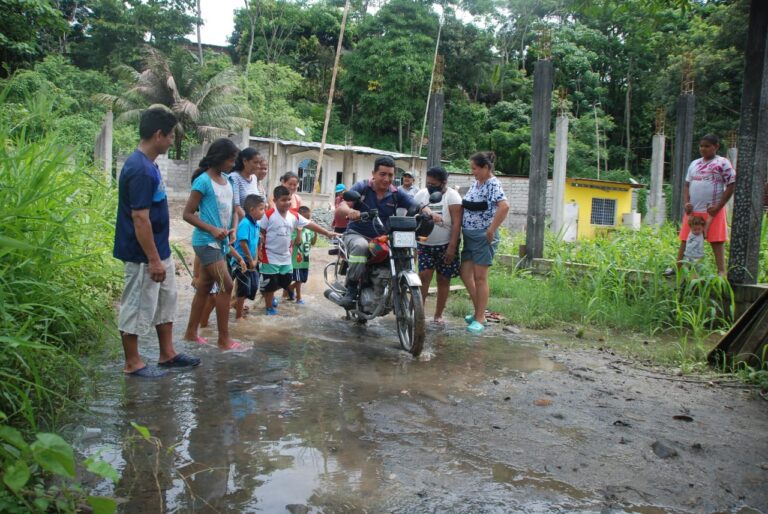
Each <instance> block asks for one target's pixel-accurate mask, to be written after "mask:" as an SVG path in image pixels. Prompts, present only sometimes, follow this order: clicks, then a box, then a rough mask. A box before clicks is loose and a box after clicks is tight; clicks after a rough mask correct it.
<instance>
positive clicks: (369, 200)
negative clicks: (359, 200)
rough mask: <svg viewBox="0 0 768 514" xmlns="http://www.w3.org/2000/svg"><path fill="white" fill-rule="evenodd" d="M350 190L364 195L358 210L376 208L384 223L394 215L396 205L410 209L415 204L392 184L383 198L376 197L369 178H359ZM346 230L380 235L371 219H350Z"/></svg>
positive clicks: (411, 198) (368, 234) (371, 235)
mask: <svg viewBox="0 0 768 514" xmlns="http://www.w3.org/2000/svg"><path fill="white" fill-rule="evenodd" d="M350 190H352V191H357V192H358V193H360V194H361V195H363V196H364V197H365V198H363V207H361V208H360V212H366V211H368V210H370V209H378V211H379V218H380V219H381V221H382V222H384V223H386V221H387V220H388V219H389V217H390V216H394V215H395V211H396V210H397V208H398V207H404V208H406V209H410V208H411V206H413V205H416V202H414V200H413V197H412V196H410V195H407V194H404V193H403V192H402V191H400V192H397V189H396V188H395V187H394V186H390V188H389V191H387V194H386V195H384V198H382V199H381V200H379V199H378V198H376V192H375V191H374V190H373V189H372V181H370V180H361V181H360V182H357V183H355V185H353V186H352V187H351V188H350ZM396 192H397V201H395V196H394V193H396ZM355 209H357V207H355ZM347 230H353V231H355V232H357V233H358V234H362V235H364V236H365V237H376V236H378V235H381V234H378V233H377V232H376V231H375V230H374V228H373V222H372V221H368V222H365V223H363V222H362V221H350V222H349V225H347Z"/></svg>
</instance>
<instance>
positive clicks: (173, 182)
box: [116, 155, 200, 199]
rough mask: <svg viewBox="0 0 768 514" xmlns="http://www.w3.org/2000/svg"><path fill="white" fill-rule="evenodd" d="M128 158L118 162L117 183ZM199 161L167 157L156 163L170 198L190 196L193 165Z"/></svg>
mask: <svg viewBox="0 0 768 514" xmlns="http://www.w3.org/2000/svg"><path fill="white" fill-rule="evenodd" d="M127 158H128V156H127V155H121V156H119V157H118V158H117V160H116V162H117V177H116V180H117V181H119V180H120V171H121V170H122V169H123V164H125V160H126V159H127ZM199 161H200V158H198V159H197V160H195V161H182V160H179V161H177V160H175V159H169V158H168V156H167V155H160V156H158V158H157V160H156V161H155V162H156V163H157V167H158V168H159V169H160V175H162V177H163V182H165V190H166V192H167V194H168V198H171V199H184V198H187V197H188V196H189V191H190V189H191V183H190V178H191V177H192V172H193V170H194V168H192V166H191V163H192V162H195V163H198V162H199ZM195 167H196V166H195Z"/></svg>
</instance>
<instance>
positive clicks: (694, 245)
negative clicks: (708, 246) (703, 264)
mask: <svg viewBox="0 0 768 514" xmlns="http://www.w3.org/2000/svg"><path fill="white" fill-rule="evenodd" d="M688 228H689V233H688V239H687V241H686V244H685V252H684V254H683V262H684V263H687V264H689V265H692V266H694V267H695V266H696V264H697V263H698V262H699V261H700V260H701V259H703V258H704V234H705V233H706V230H707V222H706V220H705V219H704V217H702V216H699V215H696V214H692V215H690V216H689V217H688Z"/></svg>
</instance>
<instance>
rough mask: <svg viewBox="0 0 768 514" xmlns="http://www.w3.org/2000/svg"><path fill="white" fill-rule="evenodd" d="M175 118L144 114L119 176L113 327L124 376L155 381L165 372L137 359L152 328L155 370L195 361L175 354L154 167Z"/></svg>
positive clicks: (162, 200)
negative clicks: (117, 295)
mask: <svg viewBox="0 0 768 514" xmlns="http://www.w3.org/2000/svg"><path fill="white" fill-rule="evenodd" d="M176 123H177V120H176V117H175V116H174V115H173V113H171V112H170V111H169V110H167V109H165V108H163V107H156V108H152V109H148V110H146V111H144V112H143V113H142V115H141V120H140V121H139V136H140V137H141V141H140V142H139V146H138V148H137V149H136V150H135V151H134V152H133V153H132V154H131V155H130V156H129V157H128V159H127V160H126V161H125V164H124V165H123V169H122V171H121V172H120V180H119V187H118V203H117V220H116V223H115V245H114V250H113V255H114V257H115V258H116V259H120V260H121V261H123V263H124V268H125V269H124V274H125V289H124V290H123V296H122V299H121V301H120V314H119V316H118V321H117V327H118V329H119V330H120V335H121V337H122V341H123V351H124V352H125V365H124V367H123V372H124V373H126V374H129V375H133V376H139V377H145V378H155V377H160V376H163V375H165V371H163V370H161V369H158V368H155V367H152V366H148V365H146V364H145V363H144V361H143V360H142V358H141V355H139V336H140V335H144V334H147V333H148V332H150V330H151V328H152V327H153V326H154V327H155V330H156V331H157V337H158V340H159V343H160V357H159V360H158V366H159V367H160V368H178V367H193V366H197V365H199V364H200V359H198V358H195V357H191V356H189V355H185V354H183V353H176V350H175V349H174V347H173V319H174V317H175V315H176V272H175V268H174V263H173V257H171V246H170V244H169V242H168V235H169V229H170V217H169V213H168V199H167V197H166V194H165V184H164V183H163V178H162V176H161V175H160V170H159V169H158V168H157V166H156V165H155V159H157V156H158V155H161V154H164V153H166V152H167V151H168V148H169V147H170V146H171V145H172V144H173V129H174V127H175V126H176Z"/></svg>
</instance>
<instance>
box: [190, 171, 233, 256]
mask: <svg viewBox="0 0 768 514" xmlns="http://www.w3.org/2000/svg"><path fill="white" fill-rule="evenodd" d="M224 177H226V178H227V187H228V188H229V189H230V197H229V204H230V205H227V206H226V207H225V208H226V209H229V215H230V217H229V219H230V222H231V220H232V212H233V211H234V208H235V204H234V192H233V190H232V184H231V182H229V176H228V175H224ZM192 191H197V192H199V193H200V194H201V195H203V196H202V198H201V199H200V205H199V206H198V215H199V216H200V219H201V220H203V221H204V222H206V223H208V224H209V225H213V226H214V227H220V228H226V229H229V228H231V223H230V224H229V226H227V227H224V226H223V223H222V221H221V216H220V215H219V209H220V206H219V199H218V198H217V197H216V191H215V189H214V185H213V181H212V180H211V177H210V176H209V175H208V173H203V174H202V175H200V176H199V177H197V178H196V179H195V180H194V182H192ZM208 245H211V246H216V247H220V248H222V251H223V252H224V253H225V254H227V253H229V247H228V245H229V239H228V238H225V239H224V241H218V240H217V239H216V238H215V237H213V236H212V235H211V234H210V233H209V232H206V231H205V230H203V229H200V228H197V227H195V228H194V230H193V231H192V246H208Z"/></svg>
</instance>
